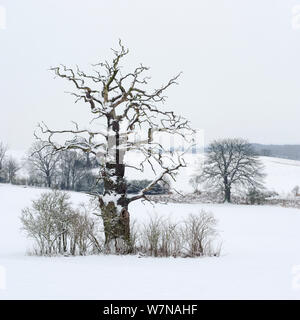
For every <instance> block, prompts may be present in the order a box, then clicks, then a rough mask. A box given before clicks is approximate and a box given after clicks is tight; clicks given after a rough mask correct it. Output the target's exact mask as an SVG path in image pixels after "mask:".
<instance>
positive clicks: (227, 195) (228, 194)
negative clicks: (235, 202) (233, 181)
mask: <svg viewBox="0 0 300 320" xmlns="http://www.w3.org/2000/svg"><path fill="white" fill-rule="evenodd" d="M224 201H225V202H229V203H230V202H231V190H230V187H226V188H225V199H224Z"/></svg>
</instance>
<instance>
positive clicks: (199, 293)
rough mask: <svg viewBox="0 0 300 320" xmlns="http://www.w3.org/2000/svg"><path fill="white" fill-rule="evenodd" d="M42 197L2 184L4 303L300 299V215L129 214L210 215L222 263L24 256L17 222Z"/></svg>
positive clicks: (164, 209) (254, 211)
mask: <svg viewBox="0 0 300 320" xmlns="http://www.w3.org/2000/svg"><path fill="white" fill-rule="evenodd" d="M271 165H272V166H273V163H272V164H271ZM277 165H278V164H277V163H274V166H277ZM44 191H45V190H44V189H31V188H24V187H17V186H10V185H5V184H0V266H2V267H4V268H5V269H6V290H2V289H1V286H0V299H33V298H35V299H209V298H212V299H299V298H300V290H299V289H297V286H298V287H299V283H297V274H293V273H292V272H293V270H294V271H295V270H296V271H295V272H297V270H298V269H299V268H298V269H297V266H298V265H300V233H299V226H300V211H299V210H297V209H287V208H281V207H270V206H245V205H241V206H239V205H229V204H219V205H212V204H205V205H202V204H193V205H192V204H168V205H163V204H160V205H159V204H157V205H155V206H154V207H153V206H152V205H150V204H148V205H143V204H142V203H140V202H137V203H133V204H132V205H131V206H130V208H129V209H130V212H131V216H132V218H133V219H136V220H137V221H138V222H139V223H141V222H143V221H144V220H145V219H147V218H148V217H149V215H153V214H158V215H164V216H169V217H171V218H173V219H181V217H183V216H185V215H187V214H189V213H197V212H199V211H200V210H201V209H205V210H208V211H211V212H213V213H214V214H215V216H216V218H217V219H218V220H219V226H218V228H219V230H220V235H221V238H222V241H223V253H222V255H221V257H219V258H197V259H189V258H187V259H182V258H176V259H174V258H141V259H139V258H137V257H136V256H123V257H122V256H88V257H57V258H46V257H33V256H26V255H25V253H26V249H27V248H28V246H29V245H30V243H29V242H28V241H27V240H26V238H25V236H24V235H23V233H22V232H21V230H20V227H21V225H20V221H19V216H20V214H21V210H22V208H24V207H25V206H28V205H29V204H30V202H31V200H32V199H35V198H36V197H38V196H39V194H40V193H41V192H44ZM71 197H72V201H73V202H76V203H78V202H82V201H87V196H85V195H84V194H80V193H71ZM1 270H3V268H0V271H1ZM0 279H1V277H0ZM120 283H121V286H120ZM293 285H294V287H293ZM295 285H296V287H295Z"/></svg>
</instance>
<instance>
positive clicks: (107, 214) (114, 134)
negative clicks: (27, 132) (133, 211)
mask: <svg viewBox="0 0 300 320" xmlns="http://www.w3.org/2000/svg"><path fill="white" fill-rule="evenodd" d="M127 54H128V49H126V48H125V47H124V46H123V45H122V44H121V42H119V49H118V50H113V55H114V57H113V59H112V61H111V62H108V61H105V62H100V63H97V64H96V65H93V67H94V70H93V71H91V72H90V73H87V72H84V71H82V70H80V69H79V68H78V67H77V68H67V67H66V66H58V67H54V68H51V70H52V71H53V72H54V73H55V75H56V76H57V77H59V78H62V79H64V80H67V81H68V82H69V83H71V84H72V85H74V87H75V89H76V92H72V93H71V94H72V95H73V96H74V97H75V98H76V102H78V101H83V102H85V103H86V104H87V105H88V106H89V109H90V112H91V115H92V117H93V121H92V122H91V123H90V126H92V124H93V125H95V124H96V126H97V127H96V129H92V128H90V127H89V128H86V127H85V128H83V129H80V128H79V126H78V124H77V123H75V124H74V125H75V127H74V129H67V130H52V129H50V128H49V127H48V126H47V125H45V124H44V123H42V124H40V127H39V128H40V130H41V134H36V136H37V137H38V138H39V139H42V138H41V136H44V137H45V135H46V137H47V138H46V139H45V138H43V140H44V141H47V144H48V146H52V147H53V148H54V149H55V150H56V151H62V150H68V149H76V150H81V151H83V152H85V153H90V154H91V155H96V156H97V159H98V161H99V180H102V181H103V183H104V193H103V194H98V195H97V197H98V200H99V206H100V210H101V214H100V216H101V217H102V219H103V223H104V230H105V237H106V245H107V248H108V249H109V250H111V251H113V252H115V251H117V252H126V251H127V250H128V244H129V240H130V227H129V226H130V224H129V212H128V206H129V204H130V203H131V202H133V201H135V200H138V199H144V200H147V192H148V191H150V190H151V189H152V188H153V187H154V186H155V185H156V184H157V183H158V182H160V181H163V180H164V179H165V177H166V176H169V177H170V178H172V179H175V174H176V172H177V171H178V169H179V168H180V167H183V166H185V162H184V160H183V158H182V154H181V155H180V154H178V155H177V157H174V156H171V155H170V154H169V153H167V152H165V150H164V149H165V148H164V146H163V144H162V143H161V142H160V141H158V138H157V137H158V135H159V134H165V135H166V134H167V135H174V136H180V137H183V138H185V139H187V140H189V138H190V137H191V136H192V130H191V128H190V126H189V123H188V121H187V120H186V119H184V118H182V117H180V116H177V115H176V114H174V112H172V111H166V110H164V108H163V102H164V101H165V98H166V97H165V95H164V92H165V90H166V89H168V88H169V87H170V86H172V85H174V84H176V81H177V79H178V77H179V75H177V76H175V77H173V78H171V79H170V80H169V81H168V82H167V83H166V84H165V85H163V86H161V87H160V88H159V89H154V90H151V91H148V90H146V88H145V87H146V85H147V84H148V81H149V77H146V76H144V73H145V72H146V71H147V70H148V68H147V67H145V66H143V65H142V64H141V65H139V66H138V67H137V68H135V69H134V70H133V71H132V72H125V73H123V72H122V71H123V69H122V67H121V65H120V62H121V60H122V59H123V58H124V57H125V56H126V55H127ZM143 134H144V137H141V138H140V139H139V141H138V142H137V137H138V136H139V135H141V136H143ZM189 134H190V136H189ZM58 135H59V136H61V135H65V137H66V138H65V139H64V141H65V142H64V143H58V142H57V139H56V137H57V136H58ZM129 152H136V157H134V158H135V159H139V160H138V161H137V163H134V164H132V163H130V161H129V162H128V161H127V160H126V159H125V155H127V154H128V153H129ZM147 165H149V166H150V167H151V169H152V170H153V172H154V175H155V177H154V178H153V181H152V182H151V183H150V184H149V185H148V186H147V187H145V188H144V189H143V190H142V191H141V192H140V193H139V194H137V195H134V196H129V195H128V194H127V184H126V180H125V171H126V169H128V168H130V169H131V170H139V171H141V172H143V171H144V168H145V166H147Z"/></svg>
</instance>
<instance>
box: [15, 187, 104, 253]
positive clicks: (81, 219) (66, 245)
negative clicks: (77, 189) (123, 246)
mask: <svg viewBox="0 0 300 320" xmlns="http://www.w3.org/2000/svg"><path fill="white" fill-rule="evenodd" d="M69 199H70V196H69V195H68V194H67V193H64V192H61V191H57V190H55V191H53V192H48V193H43V194H42V195H41V196H40V198H39V199H38V200H34V201H33V202H32V207H30V208H26V209H24V210H23V211H22V216H21V222H22V225H23V230H24V231H25V232H26V234H27V236H28V237H29V238H31V239H33V240H34V250H33V254H37V255H56V254H64V255H69V254H71V255H77V254H79V255H85V254H88V253H93V252H95V251H97V252H101V250H102V249H101V248H102V244H101V240H100V241H99V238H98V235H97V233H96V228H95V222H94V220H93V219H91V218H90V217H89V216H88V214H87V211H88V209H87V208H86V207H85V206H84V205H81V206H80V207H79V208H77V209H73V208H72V206H71V203H70V201H69Z"/></svg>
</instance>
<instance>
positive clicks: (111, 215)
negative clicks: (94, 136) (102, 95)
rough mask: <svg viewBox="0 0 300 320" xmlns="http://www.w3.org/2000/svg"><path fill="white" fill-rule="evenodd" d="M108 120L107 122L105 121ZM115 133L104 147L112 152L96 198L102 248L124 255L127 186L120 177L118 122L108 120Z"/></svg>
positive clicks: (127, 243)
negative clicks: (100, 194)
mask: <svg viewBox="0 0 300 320" xmlns="http://www.w3.org/2000/svg"><path fill="white" fill-rule="evenodd" d="M109 120H110V119H109ZM109 127H110V128H112V130H113V131H114V132H115V137H114V139H113V140H111V141H108V146H109V148H111V150H115V151H113V156H114V159H115V162H114V163H106V167H105V169H104V172H103V177H104V179H103V180H104V195H103V196H100V197H99V204H100V209H101V213H102V219H103V225H104V233H105V246H106V249H107V251H108V252H112V253H123V254H124V253H128V252H129V251H130V218H129V212H128V204H129V201H128V198H127V184H126V181H125V178H124V175H125V165H124V164H123V158H124V152H123V151H120V150H119V149H118V147H119V145H120V136H119V123H118V122H117V121H112V122H111V123H110V125H109Z"/></svg>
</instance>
